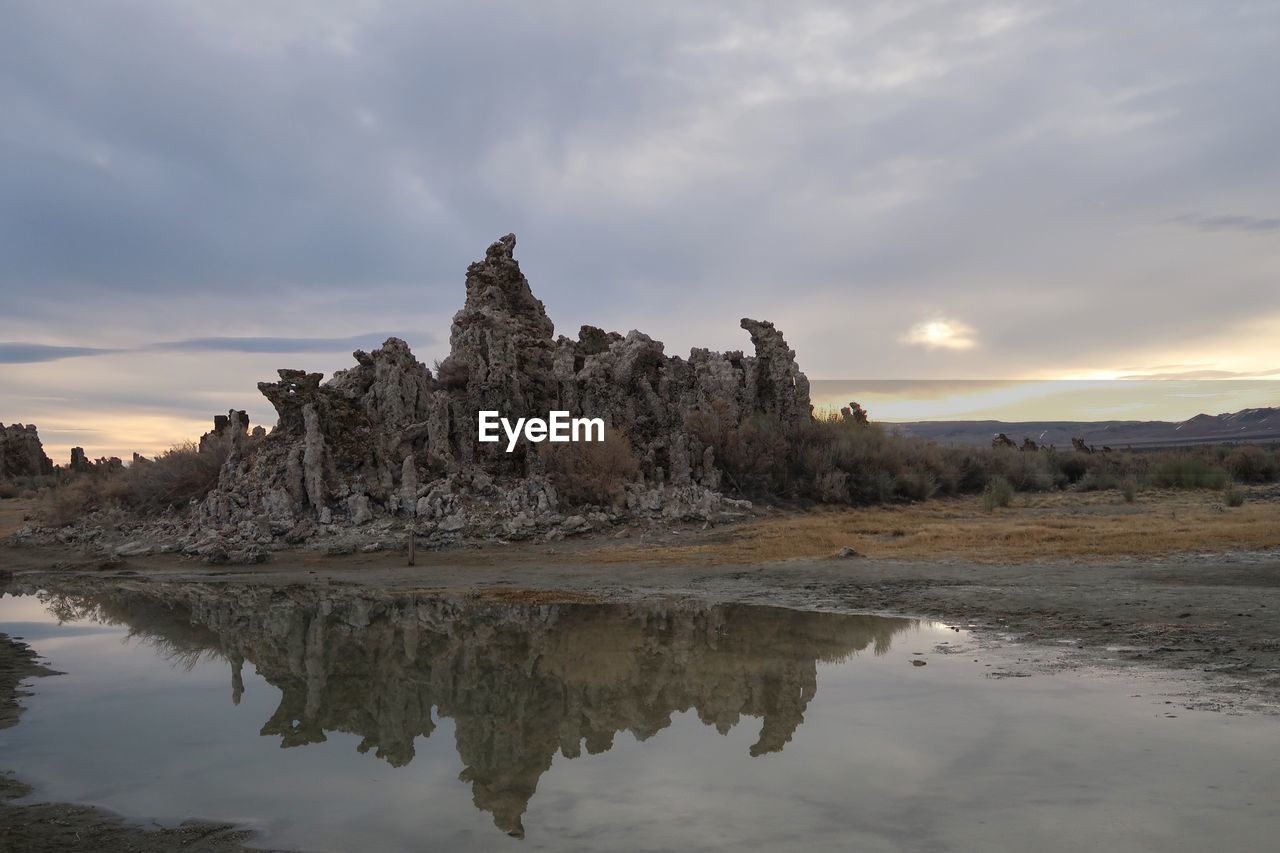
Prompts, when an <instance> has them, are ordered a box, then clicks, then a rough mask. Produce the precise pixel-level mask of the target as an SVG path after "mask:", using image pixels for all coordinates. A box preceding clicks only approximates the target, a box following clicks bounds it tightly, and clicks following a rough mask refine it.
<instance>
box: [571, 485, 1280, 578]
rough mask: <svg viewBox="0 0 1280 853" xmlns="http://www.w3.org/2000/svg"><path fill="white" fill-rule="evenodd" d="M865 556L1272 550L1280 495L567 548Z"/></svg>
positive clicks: (1065, 504)
mask: <svg viewBox="0 0 1280 853" xmlns="http://www.w3.org/2000/svg"><path fill="white" fill-rule="evenodd" d="M846 545H847V546H849V547H852V548H853V549H855V550H856V551H858V552H859V553H861V554H864V555H866V556H868V557H887V558H898V559H907V560H937V559H960V560H968V561H975V562H1015V561H1024V560H1034V559H1038V558H1085V559H1088V558H1099V559H1103V558H1110V557H1117V556H1123V555H1134V556H1157V555H1162V554H1171V553H1176V552H1188V551H1226V550H1232V549H1245V550H1266V549H1273V548H1280V501H1277V500H1275V499H1271V500H1267V499H1254V500H1251V501H1250V502H1249V503H1247V504H1245V505H1244V506H1241V507H1238V508H1232V509H1225V508H1224V507H1223V504H1222V498H1221V496H1220V495H1219V494H1217V493H1216V492H1186V491H1162V492H1145V493H1143V494H1141V495H1139V496H1138V497H1137V501H1136V503H1134V504H1128V503H1125V502H1124V501H1123V499H1122V498H1121V497H1120V496H1118V495H1117V494H1115V493H1109V492H1085V493H1079V492H1067V493H1050V494H1043V495H1033V496H1027V495H1023V496H1020V497H1019V498H1018V499H1016V500H1015V502H1014V505H1013V506H1012V507H1009V508H1006V509H997V510H996V511H995V512H988V511H987V510H986V509H985V508H984V507H983V503H982V500H981V498H980V497H976V496H974V497H960V498H946V499H940V500H935V501H930V502H928V503H921V504H912V505H909V506H902V507H866V508H849V509H830V510H817V511H812V512H807V513H795V514H788V515H784V516H779V517H775V518H768V519H763V520H760V521H756V522H751V523H748V524H745V525H742V526H739V527H735V528H732V529H731V530H727V531H725V532H721V533H717V534H715V535H713V536H710V537H706V538H701V539H699V540H698V541H695V542H691V543H689V544H662V545H653V544H645V545H622V546H620V545H619V544H617V543H612V544H610V545H608V546H603V547H601V548H599V549H595V550H587V551H582V552H580V553H579V554H576V555H575V556H576V557H578V558H580V559H582V560H584V561H589V562H598V563H619V562H628V563H629V562H656V563H665V564H685V565H688V564H705V565H746V564H751V563H759V562H767V561H774V560H786V559H793V558H798V557H829V556H831V555H833V554H834V553H835V552H836V551H838V550H839V549H840V548H842V547H843V546H846Z"/></svg>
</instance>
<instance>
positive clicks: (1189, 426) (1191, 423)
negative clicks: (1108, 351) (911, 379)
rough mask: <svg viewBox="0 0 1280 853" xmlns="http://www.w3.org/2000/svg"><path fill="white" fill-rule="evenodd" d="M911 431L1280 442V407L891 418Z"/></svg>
mask: <svg viewBox="0 0 1280 853" xmlns="http://www.w3.org/2000/svg"><path fill="white" fill-rule="evenodd" d="M885 426H887V427H890V428H892V429H898V430H900V431H902V432H903V433H905V434H907V435H913V436H917V437H919V438H927V439H930V440H932V441H936V442H938V443H939V444H948V445H959V446H973V447H987V446H989V445H990V444H991V439H992V438H994V437H995V436H996V435H998V434H999V433H1004V434H1005V435H1007V436H1009V438H1011V439H1013V440H1014V441H1016V442H1018V443H1019V444H1021V443H1022V440H1023V438H1030V439H1031V440H1033V441H1035V442H1036V443H1037V444H1039V445H1042V446H1049V445H1052V446H1056V447H1058V448H1070V447H1071V439H1072V438H1073V437H1078V438H1082V439H1084V441H1085V443H1086V444H1090V445H1093V446H1095V447H1098V448H1101V447H1103V446H1107V447H1113V448H1115V449H1117V450H1119V449H1121V448H1127V447H1132V448H1135V449H1137V448H1146V447H1176V446H1179V445H1193V444H1216V443H1221V442H1232V443H1236V442H1251V443H1268V442H1280V408H1277V407H1269V408H1254V409H1241V410H1240V411H1238V412H1228V413H1224V414H1220V415H1208V414H1199V415H1195V416H1194V417H1191V418H1188V419H1187V420H1185V421H1181V422H1176V421H996V420H985V421H913V422H907V423H886V424H885Z"/></svg>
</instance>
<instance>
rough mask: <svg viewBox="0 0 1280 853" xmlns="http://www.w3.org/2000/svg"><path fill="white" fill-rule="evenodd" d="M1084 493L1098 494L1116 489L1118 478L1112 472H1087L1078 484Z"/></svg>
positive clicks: (1099, 470) (1098, 470)
mask: <svg viewBox="0 0 1280 853" xmlns="http://www.w3.org/2000/svg"><path fill="white" fill-rule="evenodd" d="M1076 485H1077V487H1078V488H1079V489H1080V491H1082V492H1098V491H1104V490H1106V489H1114V488H1116V486H1117V485H1119V484H1118V483H1117V482H1116V478H1115V477H1114V476H1113V475H1112V474H1111V472H1110V471H1104V470H1101V469H1097V470H1093V471H1087V472H1086V473H1085V475H1084V476H1083V477H1081V478H1080V482H1079V483H1077V484H1076Z"/></svg>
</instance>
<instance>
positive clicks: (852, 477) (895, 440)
mask: <svg viewBox="0 0 1280 853" xmlns="http://www.w3.org/2000/svg"><path fill="white" fill-rule="evenodd" d="M685 431H686V433H688V434H689V435H690V437H691V438H692V440H693V444H694V448H693V449H694V451H695V452H696V451H698V450H700V446H702V447H710V448H711V449H712V451H713V453H714V455H715V461H716V464H717V465H718V466H719V467H720V468H721V469H722V471H723V475H724V477H723V482H722V484H721V486H722V488H723V490H724V491H725V492H727V493H730V494H734V495H736V496H739V497H745V498H750V499H752V500H762V501H776V500H782V501H799V502H814V503H827V504H878V503H895V502H913V501H921V500H926V499H928V498H931V497H935V496H948V495H963V494H986V493H987V490H988V489H989V488H991V487H992V485H991V484H993V483H1003V484H1004V485H998V486H995V487H994V488H996V489H997V490H998V492H1000V493H1003V492H1004V491H1005V490H1006V486H1007V488H1008V489H1009V490H1011V491H1012V492H1051V491H1058V490H1067V489H1069V490H1072V491H1083V492H1089V491H1112V490H1118V491H1119V492H1120V494H1121V496H1122V497H1123V498H1124V500H1125V501H1126V502H1128V503H1133V502H1134V501H1136V500H1137V495H1138V492H1139V491H1140V490H1141V489H1144V488H1169V489H1214V490H1221V489H1223V488H1224V487H1225V486H1226V485H1227V484H1228V483H1229V482H1230V481H1232V480H1234V481H1237V482H1245V483H1263V482H1274V481H1276V480H1278V479H1280V453H1278V452H1277V450H1276V449H1274V448H1266V447H1260V446H1254V445H1244V446H1240V447H1230V446H1222V445H1215V446H1207V447H1191V448H1181V449H1165V450H1151V451H1128V450H1121V451H1116V452H1110V453H1101V452H1099V453H1083V452H1079V451H1075V450H1067V451H1059V450H1056V449H1040V450H1031V451H1025V450H1019V449H1016V448H966V447H943V446H941V445H938V444H936V443H934V442H931V441H927V440H924V439H920V438H916V437H912V436H907V435H902V434H900V433H898V432H895V431H894V430H892V429H891V428H889V427H886V426H884V425H882V424H876V423H871V424H864V423H857V422H855V421H852V420H850V419H847V418H843V417H841V416H839V415H835V414H831V415H823V416H818V417H815V418H814V420H813V421H812V422H811V423H809V424H803V425H799V426H791V427H788V426H786V425H784V424H783V423H782V422H781V421H780V420H779V419H777V418H774V417H769V416H756V417H753V418H750V419H747V420H745V421H742V422H740V423H739V422H735V420H734V419H733V418H731V417H728V416H725V415H722V414H721V413H720V412H718V411H717V410H716V407H714V406H713V407H711V408H710V409H709V410H700V411H695V412H692V413H690V415H689V416H688V417H687V418H686V419H685ZM1000 505H1007V504H1000Z"/></svg>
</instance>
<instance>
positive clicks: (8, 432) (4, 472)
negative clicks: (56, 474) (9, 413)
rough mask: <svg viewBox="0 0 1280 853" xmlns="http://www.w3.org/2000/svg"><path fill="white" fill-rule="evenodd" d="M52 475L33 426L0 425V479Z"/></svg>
mask: <svg viewBox="0 0 1280 853" xmlns="http://www.w3.org/2000/svg"><path fill="white" fill-rule="evenodd" d="M52 473H53V461H52V460H51V459H49V457H48V456H46V455H45V452H44V445H43V444H41V443H40V433H39V432H38V431H37V430H36V427H35V424H10V425H9V426H5V425H4V424H0V479H11V478H14V477H40V476H45V475H48V474H52Z"/></svg>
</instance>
